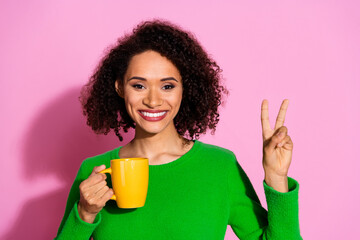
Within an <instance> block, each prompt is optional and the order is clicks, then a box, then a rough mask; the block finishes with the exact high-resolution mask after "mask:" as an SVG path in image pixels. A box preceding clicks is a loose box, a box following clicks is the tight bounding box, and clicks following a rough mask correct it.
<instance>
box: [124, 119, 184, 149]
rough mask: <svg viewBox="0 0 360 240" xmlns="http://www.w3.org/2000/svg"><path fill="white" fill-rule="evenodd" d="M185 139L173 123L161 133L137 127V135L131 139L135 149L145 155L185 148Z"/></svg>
mask: <svg viewBox="0 0 360 240" xmlns="http://www.w3.org/2000/svg"><path fill="white" fill-rule="evenodd" d="M184 142H185V139H184V138H183V137H182V136H181V135H179V134H178V133H177V131H176V128H175V126H174V125H173V124H171V125H170V126H169V127H168V128H167V129H166V130H165V131H162V132H160V133H156V134H154V133H148V132H145V131H143V130H142V129H140V128H137V127H136V128H135V137H134V139H133V140H132V141H131V143H130V144H131V145H132V147H133V148H134V149H137V151H138V153H139V154H141V155H144V156H152V155H154V154H158V153H161V152H173V151H176V150H178V149H179V148H181V149H182V148H183V144H184Z"/></svg>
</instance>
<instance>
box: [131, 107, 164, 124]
mask: <svg viewBox="0 0 360 240" xmlns="http://www.w3.org/2000/svg"><path fill="white" fill-rule="evenodd" d="M138 112H139V114H140V116H141V117H142V118H143V119H145V120H147V121H152V122H154V121H160V120H162V119H164V118H165V116H166V114H167V112H168V111H167V110H139V111H138Z"/></svg>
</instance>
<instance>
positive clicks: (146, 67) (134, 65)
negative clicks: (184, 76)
mask: <svg viewBox="0 0 360 240" xmlns="http://www.w3.org/2000/svg"><path fill="white" fill-rule="evenodd" d="M125 75H126V76H128V77H130V76H132V75H142V77H144V78H146V77H148V78H152V77H154V78H157V77H169V76H171V77H175V78H177V79H179V78H180V72H179V70H178V69H177V67H176V66H175V65H174V64H173V63H172V62H171V61H170V60H169V59H167V58H166V57H164V56H161V55H160V53H158V52H155V51H152V50H148V51H145V52H143V53H140V54H137V55H135V56H133V57H132V58H131V60H130V62H129V66H128V69H127V71H126V74H125Z"/></svg>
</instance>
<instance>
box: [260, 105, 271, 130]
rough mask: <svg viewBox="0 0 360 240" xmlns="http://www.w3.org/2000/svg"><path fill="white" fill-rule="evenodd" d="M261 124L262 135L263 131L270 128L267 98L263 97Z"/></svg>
mask: <svg viewBox="0 0 360 240" xmlns="http://www.w3.org/2000/svg"><path fill="white" fill-rule="evenodd" d="M261 126H262V131H263V136H264V134H265V132H267V131H269V130H271V127H270V121H269V104H268V100H266V99H264V100H263V101H262V103H261Z"/></svg>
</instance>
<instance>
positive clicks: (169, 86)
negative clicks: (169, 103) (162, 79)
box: [164, 84, 175, 90]
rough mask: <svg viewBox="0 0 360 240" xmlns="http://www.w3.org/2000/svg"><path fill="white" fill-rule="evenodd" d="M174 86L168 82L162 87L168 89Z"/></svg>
mask: <svg viewBox="0 0 360 240" xmlns="http://www.w3.org/2000/svg"><path fill="white" fill-rule="evenodd" d="M174 87H175V86H174V85H172V84H169V85H165V86H164V88H165V90H169V89H173V88H174Z"/></svg>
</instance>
